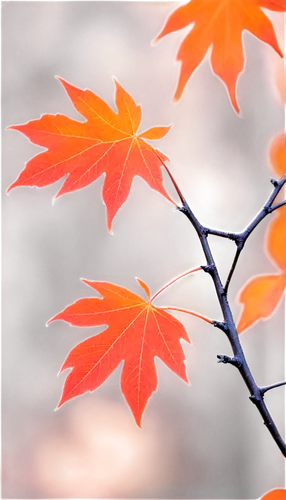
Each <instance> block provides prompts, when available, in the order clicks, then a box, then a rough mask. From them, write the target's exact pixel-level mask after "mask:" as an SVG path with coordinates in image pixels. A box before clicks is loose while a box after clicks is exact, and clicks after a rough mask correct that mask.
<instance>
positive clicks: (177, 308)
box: [157, 306, 213, 325]
mask: <svg viewBox="0 0 286 500" xmlns="http://www.w3.org/2000/svg"><path fill="white" fill-rule="evenodd" d="M157 309H163V310H164V311H165V310H168V311H179V312H183V313H186V314H191V315H192V316H196V317H197V318H200V319H203V320H204V321H206V322H207V323H210V324H211V325H212V324H213V320H211V319H210V318H207V317H206V316H203V315H202V314H199V313H196V312H193V311H189V309H183V308H181V307H171V306H159V307H158V306H157Z"/></svg>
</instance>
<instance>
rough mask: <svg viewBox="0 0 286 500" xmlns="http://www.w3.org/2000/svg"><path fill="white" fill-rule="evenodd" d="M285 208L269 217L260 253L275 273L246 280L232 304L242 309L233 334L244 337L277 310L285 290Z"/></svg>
mask: <svg viewBox="0 0 286 500" xmlns="http://www.w3.org/2000/svg"><path fill="white" fill-rule="evenodd" d="M285 227H286V207H283V208H279V210H277V211H276V212H274V214H273V215H271V219H270V222H269V224H268V227H267V231H266V236H265V242H264V249H265V252H266V254H267V256H268V258H269V260H270V261H271V262H272V263H273V264H274V266H275V267H277V269H278V272H276V273H271V274H259V275H256V276H253V277H252V278H250V279H249V280H248V281H247V282H246V283H245V284H244V285H243V287H242V288H241V289H240V291H239V293H238V295H237V297H236V303H237V304H238V305H240V306H242V309H241V311H240V314H239V317H238V321H237V331H238V333H239V334H242V333H244V332H245V331H246V330H248V329H249V328H251V326H253V325H254V324H255V323H257V322H258V321H260V320H267V319H269V318H271V316H273V314H274V313H275V312H276V310H277V309H278V307H279V305H280V303H281V301H282V300H283V297H284V296H285V288H286V253H285V248H286V232H285Z"/></svg>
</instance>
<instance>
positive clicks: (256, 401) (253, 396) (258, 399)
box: [249, 394, 261, 406]
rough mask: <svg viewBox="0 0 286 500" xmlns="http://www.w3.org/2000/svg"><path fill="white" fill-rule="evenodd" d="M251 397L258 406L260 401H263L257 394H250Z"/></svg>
mask: <svg viewBox="0 0 286 500" xmlns="http://www.w3.org/2000/svg"><path fill="white" fill-rule="evenodd" d="M249 399H250V401H251V402H252V403H253V404H254V405H255V406H257V405H258V404H259V403H261V398H259V397H258V396H256V395H255V394H251V396H249Z"/></svg>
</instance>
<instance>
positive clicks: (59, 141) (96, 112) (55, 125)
mask: <svg viewBox="0 0 286 500" xmlns="http://www.w3.org/2000/svg"><path fill="white" fill-rule="evenodd" d="M58 79H59V80H60V82H61V83H62V85H63V86H64V88H65V90H66V92H67V94H68V96H69V98H70V99H71V101H72V103H73V105H74V107H75V109H76V110H77V111H78V112H79V113H80V114H81V115H82V116H83V117H84V118H85V119H86V121H85V122H78V121H75V120H72V119H70V118H68V117H66V116H64V115H60V114H56V115H43V116H42V117H41V118H40V119H39V120H33V121H30V122H28V123H26V124H24V125H13V126H11V127H9V128H10V129H14V130H18V131H19V132H22V133H23V134H25V135H26V136H27V137H28V138H29V139H30V141H31V142H33V143H35V144H38V145H39V146H43V147H45V148H47V151H44V152H43V153H40V154H38V155H37V156H35V157H34V158H32V159H31V160H30V161H29V162H28V163H27V165H26V167H25V169H24V170H23V171H22V172H21V174H20V176H19V177H18V179H17V180H16V181H15V182H14V183H13V184H12V185H11V186H10V187H9V188H8V192H9V191H10V190H11V189H12V188H15V187H17V186H38V187H42V186H47V185H48V184H52V183H54V182H56V181H58V180H59V179H61V178H62V177H64V176H67V178H66V179H65V182H64V184H63V186H62V187H61V189H60V191H59V192H58V194H57V196H56V197H58V196H60V195H62V194H64V193H68V192H70V191H75V190H77V189H81V188H83V187H85V186H87V185H88V184H90V183H92V182H93V181H95V180H96V179H97V178H98V177H99V176H100V175H101V174H103V173H104V172H106V177H105V181H104V185H103V200H104V202H105V204H106V208H107V225H108V229H109V230H110V229H111V223H112V220H113V218H114V216H115V215H116V213H117V211H118V210H119V208H120V207H121V206H122V204H123V203H124V202H125V201H126V199H127V197H128V194H129V192H130V189H131V185H132V181H133V178H134V176H135V175H139V176H141V177H142V178H143V179H144V180H145V181H146V182H147V183H148V184H149V186H150V187H151V188H153V189H155V190H157V191H159V193H161V194H162V195H163V196H165V197H166V198H167V199H168V200H169V201H171V202H172V203H174V202H173V200H171V198H170V197H169V195H168V194H167V192H166V190H165V188H164V186H163V176H162V172H161V167H162V162H163V161H164V160H168V158H167V156H165V155H164V154H163V153H161V152H160V151H157V150H156V149H154V148H153V147H152V146H151V145H150V144H148V143H147V142H146V141H145V140H144V139H147V140H148V139H160V138H162V137H164V136H165V134H166V133H167V132H168V131H169V129H170V127H153V128H151V129H149V130H146V131H145V132H142V133H140V134H137V131H138V128H139V125H140V121H141V108H140V106H137V105H136V104H135V102H134V100H133V99H132V97H131V96H130V95H129V94H128V93H127V92H126V91H125V90H124V89H123V87H121V85H119V83H118V82H117V81H116V80H115V85H116V95H115V102H116V106H117V110H118V113H115V112H114V111H113V110H112V109H111V108H110V107H109V106H108V105H107V104H106V102H105V101H103V100H102V99H101V98H100V97H98V96H97V95H95V94H94V93H93V92H91V91H90V90H81V89H78V88H77V87H74V86H73V85H71V84H69V83H67V82H66V81H64V80H63V79H61V78H58Z"/></svg>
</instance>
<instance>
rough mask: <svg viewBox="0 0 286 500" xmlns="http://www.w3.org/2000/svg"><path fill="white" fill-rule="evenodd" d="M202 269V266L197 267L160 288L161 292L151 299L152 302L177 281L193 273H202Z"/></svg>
mask: <svg viewBox="0 0 286 500" xmlns="http://www.w3.org/2000/svg"><path fill="white" fill-rule="evenodd" d="M201 269H202V268H201V266H199V267H196V268H194V269H189V271H186V272H184V273H183V274H180V275H179V276H177V277H176V278H174V279H173V280H172V281H169V283H167V285H165V286H163V288H160V290H159V291H158V292H156V293H155V295H153V297H151V299H150V302H153V300H154V299H155V298H156V297H158V295H160V293H162V292H163V291H164V290H166V288H168V287H169V286H170V285H172V284H173V283H175V282H176V281H178V280H180V279H181V278H184V277H185V276H188V275H189V274H191V273H194V272H196V271H200V270H201Z"/></svg>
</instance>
